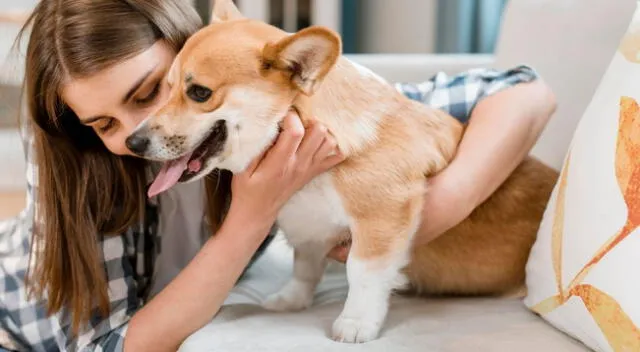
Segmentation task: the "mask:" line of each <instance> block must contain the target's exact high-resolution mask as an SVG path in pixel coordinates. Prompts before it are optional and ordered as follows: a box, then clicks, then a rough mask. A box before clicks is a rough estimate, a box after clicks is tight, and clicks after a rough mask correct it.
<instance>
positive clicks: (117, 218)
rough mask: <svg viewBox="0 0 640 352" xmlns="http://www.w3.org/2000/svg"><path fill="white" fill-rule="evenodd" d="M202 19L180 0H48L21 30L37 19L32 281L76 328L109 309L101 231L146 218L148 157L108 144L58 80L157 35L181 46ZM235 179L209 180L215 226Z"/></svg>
mask: <svg viewBox="0 0 640 352" xmlns="http://www.w3.org/2000/svg"><path fill="white" fill-rule="evenodd" d="M200 26H201V21H200V18H199V17H198V15H197V13H196V12H195V10H194V9H193V8H192V7H191V6H190V5H189V4H188V3H187V2H186V1H183V0H146V1H139V0H42V1H41V2H40V3H39V4H38V5H37V7H36V8H35V10H34V12H33V14H32V15H31V16H30V18H29V20H28V22H27V23H26V24H25V26H24V28H23V29H22V31H21V33H20V35H19V36H18V40H19V39H20V37H21V36H23V35H24V34H25V32H26V30H27V29H28V28H29V29H30V37H29V40H28V47H27V55H26V76H25V82H24V95H25V97H26V104H27V105H26V107H27V109H28V111H27V116H29V120H28V121H27V122H28V123H27V126H26V127H27V128H28V129H29V131H30V133H31V134H32V137H33V152H34V161H35V163H36V165H37V168H36V169H37V174H36V175H35V177H36V178H37V192H36V194H35V196H36V204H37V206H36V209H35V222H34V233H33V245H32V249H31V255H32V256H33V257H34V258H35V265H34V267H30V268H29V274H28V287H29V292H30V293H31V294H35V295H36V296H38V297H40V298H42V297H43V296H45V295H46V296H47V297H46V299H47V308H48V312H49V313H50V314H51V313H54V312H57V311H59V310H60V309H61V308H63V307H66V308H68V309H69V310H70V312H71V315H72V322H73V324H72V326H73V331H75V332H77V331H78V329H79V326H80V325H82V324H84V323H86V322H87V321H88V319H90V317H91V312H92V311H93V309H94V308H96V307H97V308H100V311H101V312H102V314H108V312H109V299H108V292H107V279H106V277H105V268H104V267H103V266H102V264H101V263H102V261H101V256H102V252H101V250H100V248H99V246H98V239H99V237H98V236H101V235H115V234H119V233H121V232H123V231H124V230H125V229H126V228H128V227H129V226H132V225H133V224H136V223H138V222H140V221H141V220H142V218H143V214H144V213H143V211H144V209H145V188H146V180H145V171H144V170H145V165H144V162H143V161H141V160H139V159H134V158H130V157H121V156H116V155H113V154H111V153H110V152H109V151H108V150H107V149H106V148H105V146H104V145H103V144H102V142H101V141H100V139H99V138H98V136H97V135H96V133H95V132H94V131H93V130H92V129H91V128H89V127H86V126H83V125H82V124H80V123H79V120H78V117H77V116H76V115H75V114H74V112H73V111H72V110H71V109H69V108H68V107H67V106H66V105H65V103H64V102H63V101H62V99H61V97H60V89H61V85H62V84H63V82H64V80H65V79H69V78H78V77H86V76H89V75H92V74H95V73H96V72H98V71H101V70H104V69H105V68H107V67H109V66H111V65H113V64H116V63H118V62H121V61H123V60H126V59H128V58H131V57H133V56H136V55H137V54H139V53H141V52H143V51H145V50H147V49H148V48H149V47H151V46H152V45H153V44H154V43H155V42H157V41H158V40H160V39H164V40H166V41H167V42H168V43H169V44H170V45H171V46H172V47H173V48H174V49H176V51H177V50H179V49H180V48H181V47H182V46H183V44H184V42H185V41H186V40H187V38H188V37H189V36H190V35H191V34H193V33H194V32H195V31H196V30H197V29H198V28H199V27H200ZM229 182H230V178H229V177H222V178H220V179H216V178H215V177H213V178H210V179H209V180H208V182H207V183H208V186H207V189H208V190H209V191H210V192H208V197H207V198H208V204H209V206H208V213H209V219H208V220H209V222H210V224H211V227H212V231H215V230H216V229H217V228H218V226H219V223H220V222H221V221H222V212H223V210H222V209H224V207H225V204H226V203H225V199H226V198H227V197H228V190H229ZM223 190H225V191H224V192H223ZM31 262H33V261H31Z"/></svg>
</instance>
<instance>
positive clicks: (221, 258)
mask: <svg viewBox="0 0 640 352" xmlns="http://www.w3.org/2000/svg"><path fill="white" fill-rule="evenodd" d="M271 225H272V223H269V222H267V221H264V222H256V220H255V219H253V220H252V219H244V218H242V215H240V213H238V212H234V211H233V210H231V211H230V212H229V215H228V216H227V219H226V220H225V222H224V223H223V225H222V227H221V228H220V230H219V231H218V233H217V234H216V235H215V236H213V237H212V238H210V239H209V240H208V241H207V243H206V244H205V245H204V246H203V248H202V249H201V250H200V251H199V252H198V254H197V255H196V256H195V257H194V258H193V260H192V261H191V262H190V263H189V264H188V265H187V266H186V267H185V269H184V270H182V272H180V274H179V275H178V276H177V277H176V278H175V279H174V280H173V281H172V282H171V283H169V285H167V287H165V288H164V290H162V291H161V292H160V293H159V294H158V295H157V296H156V297H154V298H153V299H152V300H151V301H150V302H149V303H148V304H146V305H145V306H144V307H143V308H142V309H141V310H140V311H139V312H137V313H136V314H135V315H134V317H133V318H132V320H131V321H130V323H129V328H128V330H127V334H126V337H125V343H124V345H125V348H124V350H125V352H128V351H136V352H138V351H175V350H176V349H177V348H178V347H179V346H180V344H181V343H182V342H183V341H184V340H185V339H186V338H187V337H188V336H189V335H191V334H192V333H194V332H195V331H197V330H198V329H200V328H201V327H202V326H204V325H205V324H206V323H207V322H209V321H210V320H211V319H212V318H213V316H214V315H215V314H216V313H217V312H218V310H219V309H220V306H221V305H222V303H223V302H224V300H225V299H226V297H227V296H228V293H229V291H230V290H231V289H232V288H233V286H234V285H235V283H236V281H237V280H238V278H239V277H240V275H241V274H242V271H243V270H244V269H245V267H246V266H247V265H248V263H249V261H250V259H251V257H252V255H253V254H254V253H255V251H256V250H257V249H258V247H259V246H260V244H261V243H262V241H263V240H264V238H265V237H266V235H267V233H268V232H269V230H270V227H271Z"/></svg>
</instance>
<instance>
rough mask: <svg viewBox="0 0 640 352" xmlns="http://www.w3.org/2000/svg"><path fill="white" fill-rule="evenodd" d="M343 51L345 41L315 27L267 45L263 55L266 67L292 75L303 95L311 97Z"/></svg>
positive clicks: (332, 33)
mask: <svg viewBox="0 0 640 352" xmlns="http://www.w3.org/2000/svg"><path fill="white" fill-rule="evenodd" d="M341 52H342V41H341V40H340V37H339V36H338V35H337V34H336V33H335V32H333V31H332V30H330V29H328V28H325V27H320V26H313V27H308V28H305V29H303V30H301V31H299V32H297V33H295V34H292V35H290V36H287V37H285V38H283V39H281V40H280V41H278V42H275V43H269V44H267V45H265V47H264V49H263V51H262V56H263V63H264V66H265V67H266V68H273V69H277V70H282V71H285V72H287V73H289V74H290V76H291V82H292V83H293V84H294V85H295V86H296V87H297V88H298V89H299V90H300V91H301V92H303V93H304V94H306V95H312V94H313V93H314V92H315V91H316V89H317V87H318V86H319V85H320V83H321V82H322V80H323V79H324V78H325V76H326V75H327V73H329V71H330V70H331V69H332V68H333V66H334V65H335V64H336V62H337V61H338V58H339V57H340V54H341Z"/></svg>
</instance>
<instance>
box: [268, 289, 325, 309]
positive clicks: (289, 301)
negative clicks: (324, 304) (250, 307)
mask: <svg viewBox="0 0 640 352" xmlns="http://www.w3.org/2000/svg"><path fill="white" fill-rule="evenodd" d="M312 303H313V294H308V293H307V291H306V290H300V289H298V290H295V289H293V288H291V287H290V286H287V287H285V288H283V289H282V290H281V291H279V292H277V293H275V294H273V295H271V296H269V297H268V298H267V299H266V300H265V301H264V302H263V303H262V307H264V308H265V309H268V310H273V311H277V312H287V311H299V310H304V309H307V308H309V307H310V306H311V304H312Z"/></svg>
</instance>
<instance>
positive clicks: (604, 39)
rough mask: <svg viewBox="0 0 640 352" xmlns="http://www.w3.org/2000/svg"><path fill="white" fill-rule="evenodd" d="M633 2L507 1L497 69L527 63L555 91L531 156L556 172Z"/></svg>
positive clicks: (629, 13) (497, 50)
mask: <svg viewBox="0 0 640 352" xmlns="http://www.w3.org/2000/svg"><path fill="white" fill-rule="evenodd" d="M636 3H637V1H636V0H510V1H509V3H508V5H507V8H506V9H505V12H504V15H503V22H502V26H501V30H500V35H499V38H498V43H497V47H496V65H497V67H499V68H508V67H511V66H514V65H517V64H520V63H526V64H529V65H531V66H533V67H535V68H536V70H537V71H538V72H539V73H540V74H541V75H542V76H543V78H544V79H545V81H546V82H547V83H548V84H549V85H550V86H551V88H552V89H553V90H554V92H555V94H556V96H557V100H558V110H557V112H556V114H555V115H554V117H553V118H552V120H551V121H550V122H549V124H548V126H547V128H546V129H545V131H544V132H543V134H542V136H541V137H540V140H539V142H538V143H537V145H536V146H535V147H534V150H533V154H534V155H536V156H537V157H539V158H541V159H542V160H543V161H545V162H547V163H549V164H551V165H552V166H554V167H556V168H560V166H561V164H562V160H563V159H564V156H565V153H566V151H567V149H568V146H569V144H570V142H571V136H572V135H573V132H574V130H575V128H576V125H577V123H578V121H579V120H580V118H581V116H582V114H583V112H584V111H585V109H586V107H587V105H588V104H589V102H590V101H591V97H592V95H593V94H594V92H595V89H596V88H597V86H598V84H599V82H600V78H601V77H602V75H603V74H604V72H605V70H606V68H607V67H608V65H609V62H610V61H611V59H612V57H613V55H614V53H615V51H616V48H617V47H618V44H619V42H620V39H621V37H622V35H623V34H624V32H625V30H626V29H627V27H628V25H629V23H630V21H631V17H632V15H633V13H634V10H635V7H636Z"/></svg>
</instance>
